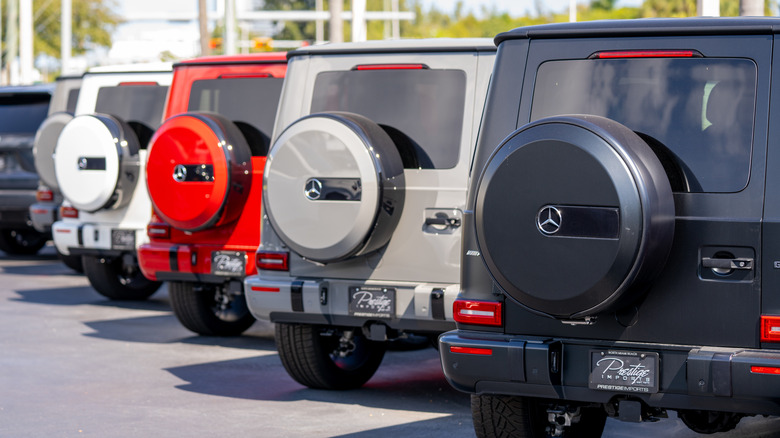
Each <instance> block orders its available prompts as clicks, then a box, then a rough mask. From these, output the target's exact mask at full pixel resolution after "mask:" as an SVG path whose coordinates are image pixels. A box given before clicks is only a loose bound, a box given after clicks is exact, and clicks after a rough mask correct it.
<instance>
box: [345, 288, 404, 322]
mask: <svg viewBox="0 0 780 438" xmlns="http://www.w3.org/2000/svg"><path fill="white" fill-rule="evenodd" d="M349 314H350V315H352V316H360V317H367V318H383V319H392V318H393V316H395V289H394V288H390V287H375V286H371V287H369V286H352V287H350V288H349Z"/></svg>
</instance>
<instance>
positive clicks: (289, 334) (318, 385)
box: [276, 323, 386, 389]
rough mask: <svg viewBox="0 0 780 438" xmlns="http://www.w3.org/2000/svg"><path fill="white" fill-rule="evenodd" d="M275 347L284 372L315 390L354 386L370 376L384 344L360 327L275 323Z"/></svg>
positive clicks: (377, 366)
mask: <svg viewBox="0 0 780 438" xmlns="http://www.w3.org/2000/svg"><path fill="white" fill-rule="evenodd" d="M276 344H277V345H276V346H277V349H278V350H279V357H280V358H281V359H282V365H284V368H285V369H286V370H287V373H288V374H289V375H290V376H291V377H292V378H293V379H295V380H296V381H297V382H298V383H300V384H302V385H305V386H308V387H309V388H315V389H354V388H359V387H361V386H363V384H364V383H366V382H367V381H368V379H370V378H371V376H373V375H374V373H375V372H376V370H377V368H379V364H380V363H382V358H383V357H384V355H385V348H386V344H385V343H384V342H374V341H370V340H368V339H366V337H365V336H363V333H362V332H361V331H360V329H337V328H332V327H317V326H311V325H299V324H281V323H279V324H276Z"/></svg>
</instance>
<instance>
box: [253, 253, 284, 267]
mask: <svg viewBox="0 0 780 438" xmlns="http://www.w3.org/2000/svg"><path fill="white" fill-rule="evenodd" d="M255 263H256V264H257V269H266V270H269V271H289V270H290V253H289V252H284V251H258V252H257V257H256V262H255Z"/></svg>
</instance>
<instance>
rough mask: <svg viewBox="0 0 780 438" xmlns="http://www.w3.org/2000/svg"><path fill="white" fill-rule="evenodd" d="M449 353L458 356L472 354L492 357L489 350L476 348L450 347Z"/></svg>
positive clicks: (491, 351) (491, 352)
mask: <svg viewBox="0 0 780 438" xmlns="http://www.w3.org/2000/svg"><path fill="white" fill-rule="evenodd" d="M450 352H451V353H458V354H472V355H476V356H492V355H493V350H492V349H490V348H476V347H456V346H454V345H453V346H452V347H450Z"/></svg>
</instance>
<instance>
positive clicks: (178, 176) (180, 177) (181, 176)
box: [173, 164, 187, 182]
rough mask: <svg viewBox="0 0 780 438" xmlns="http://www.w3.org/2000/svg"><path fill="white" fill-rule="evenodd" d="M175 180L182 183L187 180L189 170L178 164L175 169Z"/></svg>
mask: <svg viewBox="0 0 780 438" xmlns="http://www.w3.org/2000/svg"><path fill="white" fill-rule="evenodd" d="M173 179H174V180H176V181H177V182H182V181H184V180H185V179H187V168H186V167H184V165H183V164H177V165H176V167H174V168H173Z"/></svg>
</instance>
